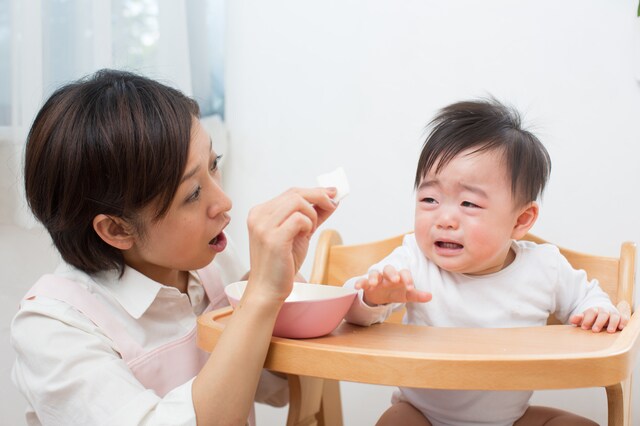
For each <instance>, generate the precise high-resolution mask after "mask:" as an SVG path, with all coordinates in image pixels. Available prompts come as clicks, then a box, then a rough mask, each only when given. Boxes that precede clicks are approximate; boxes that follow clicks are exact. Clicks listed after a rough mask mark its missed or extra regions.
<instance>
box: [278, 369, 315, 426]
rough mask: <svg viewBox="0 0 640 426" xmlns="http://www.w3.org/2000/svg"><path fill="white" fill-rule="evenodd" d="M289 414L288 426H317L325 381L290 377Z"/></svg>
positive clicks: (290, 375)
mask: <svg viewBox="0 0 640 426" xmlns="http://www.w3.org/2000/svg"><path fill="white" fill-rule="evenodd" d="M288 378H289V414H288V416H287V426H317V425H318V413H319V411H320V404H321V401H322V392H323V390H324V380H323V379H318V378H316V377H307V376H295V375H292V374H289V375H288Z"/></svg>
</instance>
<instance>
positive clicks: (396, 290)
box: [355, 265, 431, 306]
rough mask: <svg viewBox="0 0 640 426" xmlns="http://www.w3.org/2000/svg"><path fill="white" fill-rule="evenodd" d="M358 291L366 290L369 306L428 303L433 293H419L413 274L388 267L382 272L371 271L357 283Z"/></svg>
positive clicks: (365, 299) (366, 300) (366, 299)
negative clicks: (414, 283)
mask: <svg viewBox="0 0 640 426" xmlns="http://www.w3.org/2000/svg"><path fill="white" fill-rule="evenodd" d="M355 288H356V290H358V289H362V290H364V297H363V300H364V302H365V303H366V304H367V305H372V306H375V305H384V304H387V303H406V302H422V303H424V302H428V301H429V300H431V293H428V292H426V291H419V290H417V289H416V288H415V287H414V285H413V278H411V273H410V272H409V271H408V270H406V269H403V270H401V271H396V268H394V267H393V266H390V265H387V266H385V267H384V269H383V270H382V273H380V272H378V271H371V272H370V273H369V277H368V278H361V279H359V280H358V281H356V283H355Z"/></svg>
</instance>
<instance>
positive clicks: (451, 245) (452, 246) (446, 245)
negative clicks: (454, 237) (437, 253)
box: [436, 241, 464, 249]
mask: <svg viewBox="0 0 640 426" xmlns="http://www.w3.org/2000/svg"><path fill="white" fill-rule="evenodd" d="M436 246H438V247H440V248H443V249H461V248H462V247H464V246H463V245H462V244H458V243H452V242H450V241H436Z"/></svg>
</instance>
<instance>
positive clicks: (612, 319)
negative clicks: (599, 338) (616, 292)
mask: <svg viewBox="0 0 640 426" xmlns="http://www.w3.org/2000/svg"><path fill="white" fill-rule="evenodd" d="M617 308H618V312H620V313H615V312H614V313H611V312H609V311H607V310H606V309H603V308H597V307H595V308H589V309H587V310H586V311H584V312H583V313H581V314H576V315H573V316H571V318H570V319H569V321H570V322H571V324H573V325H575V326H578V327H582V329H583V330H589V329H591V331H593V332H594V333H599V332H600V331H602V330H605V329H606V330H607V332H608V333H615V332H616V331H618V330H622V329H623V328H624V327H625V326H626V325H627V322H629V317H630V316H631V308H630V306H629V304H628V303H627V302H624V301H622V302H620V303H618V306H617Z"/></svg>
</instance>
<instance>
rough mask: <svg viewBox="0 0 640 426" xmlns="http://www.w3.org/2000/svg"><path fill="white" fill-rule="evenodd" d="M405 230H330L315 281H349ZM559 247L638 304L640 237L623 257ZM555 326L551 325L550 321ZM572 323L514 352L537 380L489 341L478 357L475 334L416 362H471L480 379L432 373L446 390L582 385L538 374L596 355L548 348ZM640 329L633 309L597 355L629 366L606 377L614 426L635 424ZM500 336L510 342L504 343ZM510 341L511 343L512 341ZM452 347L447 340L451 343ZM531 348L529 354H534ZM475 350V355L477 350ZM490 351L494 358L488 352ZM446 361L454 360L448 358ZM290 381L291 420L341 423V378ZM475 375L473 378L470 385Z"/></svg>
mask: <svg viewBox="0 0 640 426" xmlns="http://www.w3.org/2000/svg"><path fill="white" fill-rule="evenodd" d="M403 236H404V235H399V236H396V237H392V238H389V239H386V240H381V241H375V242H372V243H368V244H360V245H351V246H347V245H343V244H342V239H341V237H340V235H339V234H338V232H336V231H334V230H325V231H324V232H322V234H321V235H320V237H319V240H318V245H317V249H316V253H315V260H314V265H313V269H312V272H311V277H310V280H309V282H312V283H320V284H328V285H342V284H343V283H344V282H345V281H346V280H347V279H348V278H351V277H353V276H356V275H361V274H364V273H366V271H367V269H368V267H369V266H370V265H372V264H374V263H376V262H378V261H379V260H381V259H382V258H383V257H385V256H386V255H387V254H389V253H390V252H391V251H392V250H393V249H394V248H396V247H398V246H400V245H401V244H402V238H403ZM525 239H526V240H530V241H534V242H537V243H543V242H545V241H544V240H542V239H540V238H538V237H536V236H533V235H530V234H529V235H527V236H526V237H525ZM560 251H561V252H562V254H563V255H564V256H565V257H566V258H567V259H568V260H569V262H570V263H571V264H572V265H573V267H574V268H576V269H584V270H585V271H586V272H587V275H588V276H589V278H590V279H593V278H597V279H598V281H599V282H600V286H601V287H602V289H603V290H604V291H606V292H607V293H608V294H609V297H611V300H612V301H613V303H614V304H617V303H618V302H620V301H626V302H627V303H629V306H631V307H633V305H634V304H633V297H634V285H635V268H636V245H635V243H631V242H626V243H624V244H622V247H621V252H620V257H619V258H610V257H602V256H595V255H589V254H583V253H578V252H575V251H571V250H567V249H563V248H560ZM390 320H391V321H398V317H396V318H395V319H392V318H390ZM549 324H550V325H551V324H557V321H555V319H554V318H550V319H549ZM389 326H393V327H394V330H395V332H402V330H397V329H396V327H409V326H402V325H396V324H390V325H389ZM557 327H563V326H557ZM540 328H541V329H543V330H542V331H546V330H544V329H547V328H548V327H540ZM549 328H550V329H551V327H549ZM500 330H508V329H500ZM567 330H570V329H566V328H560V329H559V330H558V332H555V331H553V333H545V336H546V337H545V338H548V340H546V341H545V349H544V351H543V350H542V349H539V348H535V347H532V348H531V349H530V350H529V348H528V347H524V348H516V350H515V351H514V352H516V353H517V354H518V357H516V358H514V360H515V361H514V363H517V364H518V368H520V370H522V368H523V366H522V362H526V363H528V364H527V365H529V367H525V368H526V370H527V371H528V372H530V373H533V374H531V375H530V376H529V377H530V378H529V379H527V380H532V381H535V383H532V382H526V381H525V383H523V380H522V378H520V377H517V376H516V375H510V374H503V375H500V377H496V367H498V368H502V369H504V368H506V369H508V368H509V365H510V364H506V363H505V362H506V361H505V359H504V356H501V355H500V354H498V355H496V358H495V360H493V361H492V360H491V358H490V352H488V350H487V348H486V347H484V346H483V347H478V351H477V352H478V356H477V357H475V358H474V357H473V354H474V353H475V350H474V346H472V345H474V342H473V341H468V342H466V347H465V349H464V354H462V356H459V355H460V354H459V353H458V352H460V353H462V351H461V350H460V349H459V348H457V347H456V348H454V347H453V346H452V347H451V359H453V360H454V361H451V360H449V359H445V360H444V361H443V359H442V356H441V355H439V354H435V355H434V356H433V360H432V359H430V358H428V355H427V359H422V360H417V361H416V362H417V363H418V364H416V365H424V363H425V362H429V363H431V364H429V365H430V366H438V367H439V366H440V365H442V366H445V367H448V366H450V365H451V363H452V362H453V363H454V364H455V362H458V363H459V365H460V367H461V368H465V369H470V371H472V372H473V376H474V377H473V379H470V377H469V376H465V375H463V374H458V375H456V374H447V373H446V372H445V373H443V374H439V375H438V376H437V377H436V378H435V379H434V378H431V380H434V382H433V383H434V384H435V385H437V387H438V388H441V389H447V388H448V389H473V388H475V387H473V386H483V385H482V384H483V383H487V384H490V385H486V386H490V388H491V389H493V390H496V389H503V390H510V389H533V390H536V389H563V388H575V387H588V386H585V385H584V384H582V383H586V382H580V381H578V380H574V378H573V377H572V378H571V379H569V375H567V374H565V373H559V374H554V375H552V376H553V377H552V378H550V379H546V378H538V374H536V372H538V371H541V369H552V370H553V369H556V370H559V371H564V372H566V371H567V368H570V366H571V365H572V361H573V360H584V358H585V357H591V358H593V357H594V355H593V354H592V353H587V352H580V351H579V350H577V349H576V353H575V354H574V355H571V354H569V355H567V354H566V352H561V353H560V352H559V353H553V348H551V349H550V350H549V349H547V348H546V346H548V345H550V343H551V341H552V340H553V339H563V338H564V337H563V336H565V333H566V331H567ZM433 331H437V330H433ZM463 332H464V330H463ZM507 332H508V331H507ZM534 332H535V331H534ZM489 333H492V334H490V336H493V337H496V336H499V335H500V334H499V333H500V331H499V330H498V331H497V332H493V331H489ZM639 334H640V318H638V317H637V315H636V314H633V315H632V317H631V320H630V321H629V323H628V325H627V327H626V328H625V329H624V330H623V331H622V332H618V333H616V335H615V336H613V337H612V338H613V339H615V341H614V343H613V344H612V345H610V347H611V348H615V350H610V351H608V352H607V353H606V354H604V355H603V358H602V359H600V358H598V359H597V361H596V362H597V367H596V368H595V370H598V369H603V370H602V371H610V370H611V369H618V370H620V369H622V367H621V366H622V365H624V367H625V369H624V374H621V375H620V374H619V375H618V376H620V377H623V379H622V380H621V381H620V382H618V383H607V384H606V385H605V386H604V387H605V389H606V393H607V401H608V422H609V423H608V424H609V426H629V425H631V420H630V418H631V371H632V367H631V366H633V365H635V363H636V361H637V351H638V346H639V345H638V335H639ZM510 336H513V334H510ZM597 337H598V336H597V335H594V336H593V338H594V339H595V338H597ZM590 340H591V341H592V342H593V341H594V340H593V339H590ZM509 341H510V340H509ZM501 343H503V344H505V343H504V342H501ZM433 344H434V345H435V344H436V342H435V341H434V342H433ZM506 344H507V345H508V343H506ZM470 345H471V347H470ZM485 346H486V345H485ZM445 347H448V346H446V344H445ZM572 350H573V349H572ZM456 351H458V352H456ZM528 351H529V352H530V353H527V352H528ZM538 353H539V354H538ZM469 354H472V355H471V356H470V355H469ZM488 355H489V359H487V356H488ZM455 359H460V360H461V361H455ZM523 360H524V361H523ZM494 361H495V362H494ZM445 362H448V363H449V364H445ZM560 364H561V365H560ZM568 366H569V367H568ZM454 368H455V366H454ZM443 371H444V370H443ZM343 374H344V373H343ZM371 374H372V377H367V378H366V382H368V383H381V384H385V380H386V381H388V378H386V377H385V378H383V377H382V376H383V375H385V374H384V373H382V372H372V373H371ZM580 374H581V375H598V374H599V373H598V372H597V371H581V373H580ZM373 376H376V377H373ZM574 376H575V375H574ZM618 376H616V377H618ZM359 377H360V376H359ZM534 378H535V379H534ZM289 380H290V382H289V383H290V389H291V391H290V394H291V402H290V410H289V417H288V420H287V425H289V426H293V425H314V424H318V425H326V426H341V425H342V408H341V402H340V388H339V382H338V381H336V380H328V379H319V378H313V377H306V376H297V375H290V376H289ZM398 380H400V379H398ZM404 380H406V379H404ZM602 380H606V379H602ZM471 381H473V382H474V383H473V384H471V383H470V382H471ZM527 383H528V384H527ZM387 384H388V383H387ZM529 385H531V387H530V388H529V387H527V386H529Z"/></svg>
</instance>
